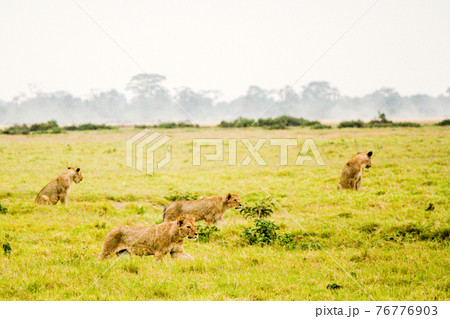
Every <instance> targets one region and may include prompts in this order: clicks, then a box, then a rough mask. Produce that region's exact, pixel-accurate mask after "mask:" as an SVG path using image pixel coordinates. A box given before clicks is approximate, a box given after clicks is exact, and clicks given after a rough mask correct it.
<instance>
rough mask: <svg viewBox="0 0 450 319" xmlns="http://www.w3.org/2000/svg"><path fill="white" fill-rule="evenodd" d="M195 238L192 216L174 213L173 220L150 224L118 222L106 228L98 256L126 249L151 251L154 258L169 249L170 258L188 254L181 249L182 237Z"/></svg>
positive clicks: (196, 235)
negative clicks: (140, 225) (109, 229)
mask: <svg viewBox="0 0 450 319" xmlns="http://www.w3.org/2000/svg"><path fill="white" fill-rule="evenodd" d="M184 237H188V238H189V239H192V240H196V239H197V237H198V232H197V228H195V219H194V218H191V219H186V218H184V217H178V219H177V220H176V221H173V222H170V223H162V224H159V225H156V226H150V227H132V226H118V227H116V228H113V229H112V230H111V231H109V232H108V234H107V235H106V238H105V242H104V243H103V248H102V252H101V253H100V258H108V257H112V256H114V255H120V254H123V253H129V254H132V255H154V256H155V258H156V259H157V260H158V261H161V260H162V258H163V257H164V256H165V255H166V254H167V253H170V255H171V256H172V258H186V259H192V257H191V256H190V255H188V254H186V253H185V252H184V249H183V239H184Z"/></svg>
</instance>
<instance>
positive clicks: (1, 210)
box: [0, 204, 8, 214]
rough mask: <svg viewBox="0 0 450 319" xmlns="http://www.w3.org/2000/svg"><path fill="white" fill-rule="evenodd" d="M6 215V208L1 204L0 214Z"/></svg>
mask: <svg viewBox="0 0 450 319" xmlns="http://www.w3.org/2000/svg"><path fill="white" fill-rule="evenodd" d="M7 213H8V208H6V207H5V206H2V204H0V214H7Z"/></svg>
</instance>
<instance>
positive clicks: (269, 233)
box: [241, 219, 280, 246]
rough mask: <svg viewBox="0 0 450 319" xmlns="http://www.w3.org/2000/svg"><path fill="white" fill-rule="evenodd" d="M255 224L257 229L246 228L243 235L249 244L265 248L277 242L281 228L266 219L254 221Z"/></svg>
mask: <svg viewBox="0 0 450 319" xmlns="http://www.w3.org/2000/svg"><path fill="white" fill-rule="evenodd" d="M253 222H254V223H255V227H246V228H244V230H243V231H242V234H241V237H242V238H243V239H244V241H245V242H246V243H247V244H249V245H260V246H265V245H271V244H274V243H275V242H276V240H277V238H278V234H277V230H279V229H280V226H278V225H277V224H276V223H274V222H272V221H270V220H266V219H254V220H253Z"/></svg>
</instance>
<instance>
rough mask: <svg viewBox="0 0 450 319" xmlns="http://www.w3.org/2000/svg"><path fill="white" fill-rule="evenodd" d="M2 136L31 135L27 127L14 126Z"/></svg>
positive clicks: (5, 130) (7, 129) (3, 132)
mask: <svg viewBox="0 0 450 319" xmlns="http://www.w3.org/2000/svg"><path fill="white" fill-rule="evenodd" d="M2 134H8V135H27V134H30V128H29V127H28V126H27V125H26V124H23V125H17V124H16V125H13V126H10V127H8V128H6V129H4V130H3V131H2Z"/></svg>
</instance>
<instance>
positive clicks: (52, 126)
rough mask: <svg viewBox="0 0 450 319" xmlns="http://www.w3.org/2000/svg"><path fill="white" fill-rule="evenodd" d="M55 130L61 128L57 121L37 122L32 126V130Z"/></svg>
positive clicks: (39, 131) (42, 131) (48, 131)
mask: <svg viewBox="0 0 450 319" xmlns="http://www.w3.org/2000/svg"><path fill="white" fill-rule="evenodd" d="M53 130H56V131H58V130H61V128H60V127H59V126H58V123H56V121H48V122H46V123H36V124H32V125H31V126H30V132H38V133H44V132H45V133H50V132H52V131H53ZM59 133H61V131H59Z"/></svg>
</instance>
